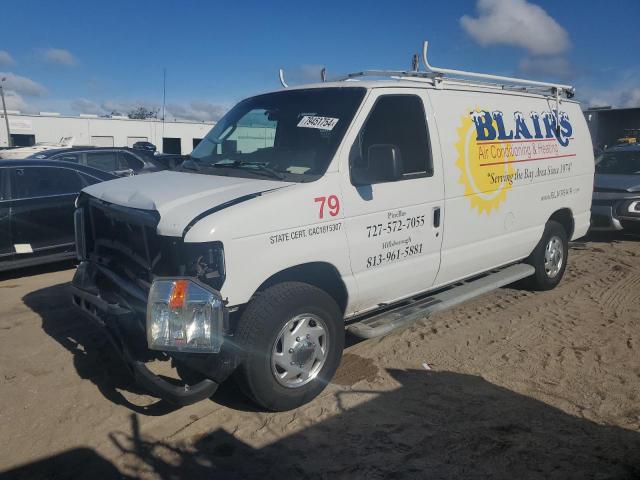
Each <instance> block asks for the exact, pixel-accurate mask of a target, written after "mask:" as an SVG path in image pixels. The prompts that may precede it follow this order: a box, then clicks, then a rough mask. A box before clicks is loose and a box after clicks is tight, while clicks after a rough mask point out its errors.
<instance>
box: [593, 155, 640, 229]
mask: <svg viewBox="0 0 640 480" xmlns="http://www.w3.org/2000/svg"><path fill="white" fill-rule="evenodd" d="M591 229H592V230H623V229H629V230H631V229H636V230H637V229H640V144H630V145H620V146H616V147H612V148H609V149H608V150H605V151H604V152H603V153H602V154H601V155H600V156H598V158H597V159H596V175H595V181H594V188H593V204H592V207H591Z"/></svg>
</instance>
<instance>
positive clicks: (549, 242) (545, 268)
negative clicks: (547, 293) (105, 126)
mask: <svg viewBox="0 0 640 480" xmlns="http://www.w3.org/2000/svg"><path fill="white" fill-rule="evenodd" d="M568 258H569V241H568V239H567V232H566V231H565V229H564V227H563V226H562V225H561V224H559V223H558V222H556V221H553V220H549V221H548V222H547V224H546V226H545V229H544V233H543V234H542V238H541V239H540V242H538V245H536V248H535V249H534V250H533V252H532V253H531V255H529V258H528V259H527V260H526V263H528V264H529V265H531V266H533V267H534V268H535V269H536V272H535V274H534V275H532V276H531V277H529V278H526V279H525V280H524V284H525V285H526V287H527V288H529V289H531V290H542V291H543V290H551V289H553V288H555V287H556V285H558V283H560V280H561V279H562V276H563V275H564V271H565V269H566V267H567V260H568Z"/></svg>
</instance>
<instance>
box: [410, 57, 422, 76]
mask: <svg viewBox="0 0 640 480" xmlns="http://www.w3.org/2000/svg"><path fill="white" fill-rule="evenodd" d="M419 68H420V61H419V60H418V54H417V53H414V54H413V56H412V57H411V70H412V71H414V72H417V71H418V69H419Z"/></svg>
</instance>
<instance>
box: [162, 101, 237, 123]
mask: <svg viewBox="0 0 640 480" xmlns="http://www.w3.org/2000/svg"><path fill="white" fill-rule="evenodd" d="M227 110H228V107H226V106H224V105H216V104H213V103H209V102H205V101H195V102H191V103H190V104H188V105H181V104H175V103H172V104H169V105H167V107H166V113H165V119H167V120H169V119H171V120H173V119H176V120H191V121H196V122H210V121H216V120H219V119H220V117H222V115H224V114H225V112H226V111H227ZM160 115H162V112H161V113H160Z"/></svg>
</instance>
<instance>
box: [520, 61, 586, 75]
mask: <svg viewBox="0 0 640 480" xmlns="http://www.w3.org/2000/svg"><path fill="white" fill-rule="evenodd" d="M519 69H520V71H521V72H522V73H525V74H526V75H531V76H536V75H538V76H540V77H545V78H547V77H551V78H555V79H569V78H573V77H574V75H575V70H574V68H573V66H572V65H571V63H570V62H569V61H568V60H567V59H566V58H565V57H559V56H551V57H549V56H542V57H525V58H523V59H522V60H520V65H519Z"/></svg>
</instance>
